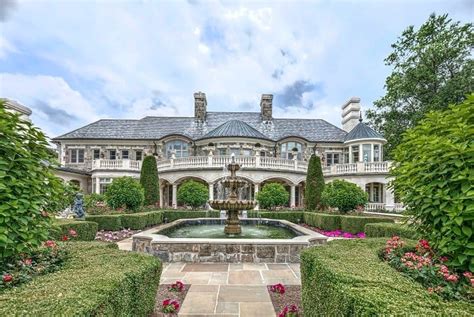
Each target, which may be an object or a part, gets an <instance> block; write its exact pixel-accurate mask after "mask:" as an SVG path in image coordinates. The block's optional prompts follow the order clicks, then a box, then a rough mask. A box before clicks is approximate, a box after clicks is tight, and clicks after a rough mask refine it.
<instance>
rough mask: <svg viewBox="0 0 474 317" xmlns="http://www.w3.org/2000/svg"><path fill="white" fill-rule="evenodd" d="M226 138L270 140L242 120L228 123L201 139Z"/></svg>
mask: <svg viewBox="0 0 474 317" xmlns="http://www.w3.org/2000/svg"><path fill="white" fill-rule="evenodd" d="M225 137H244V138H255V139H268V137H267V136H266V135H264V134H262V133H261V132H260V131H258V130H256V129H254V128H253V127H251V126H249V125H248V124H247V123H245V122H243V121H240V120H230V121H227V122H225V123H223V124H221V125H220V126H218V127H217V128H215V129H214V130H211V131H209V132H208V133H206V134H205V135H203V136H202V137H200V138H199V139H200V140H202V139H211V138H225Z"/></svg>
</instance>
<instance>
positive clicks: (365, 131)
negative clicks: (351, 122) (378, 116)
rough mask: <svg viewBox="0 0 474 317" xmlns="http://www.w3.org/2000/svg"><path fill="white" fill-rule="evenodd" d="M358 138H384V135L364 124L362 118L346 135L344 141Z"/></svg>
mask: <svg viewBox="0 0 474 317" xmlns="http://www.w3.org/2000/svg"><path fill="white" fill-rule="evenodd" d="M358 139H383V140H385V139H384V137H383V136H382V135H381V134H380V133H378V132H377V131H375V130H374V129H372V128H371V127H369V126H368V125H366V124H365V123H364V122H362V120H360V122H359V123H358V124H357V125H356V126H355V127H354V128H353V129H352V130H351V131H350V132H349V133H348V134H347V135H346V137H345V138H344V142H347V141H351V140H358Z"/></svg>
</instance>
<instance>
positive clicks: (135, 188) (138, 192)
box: [105, 176, 144, 211]
mask: <svg viewBox="0 0 474 317" xmlns="http://www.w3.org/2000/svg"><path fill="white" fill-rule="evenodd" d="M105 200H106V201H107V205H109V206H110V207H111V208H113V209H117V208H126V209H128V210H132V211H136V210H137V209H139V208H140V207H141V206H142V204H143V200H144V193H143V187H142V186H141V185H140V183H139V182H138V181H137V180H135V179H134V178H132V177H129V176H124V177H119V178H116V179H114V180H113V182H112V184H110V186H109V187H108V188H107V191H106V192H105Z"/></svg>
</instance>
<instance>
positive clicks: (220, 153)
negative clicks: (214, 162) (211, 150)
mask: <svg viewBox="0 0 474 317" xmlns="http://www.w3.org/2000/svg"><path fill="white" fill-rule="evenodd" d="M217 153H218V154H219V155H220V156H224V155H226V154H227V149H219V150H218V152H217Z"/></svg>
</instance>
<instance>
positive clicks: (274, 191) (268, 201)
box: [257, 183, 290, 209]
mask: <svg viewBox="0 0 474 317" xmlns="http://www.w3.org/2000/svg"><path fill="white" fill-rule="evenodd" d="M289 198H290V194H289V193H288V192H287V191H286V189H285V187H284V186H283V185H282V184H278V183H267V184H265V185H264V186H263V188H262V190H261V191H259V192H258V194H257V201H258V204H259V205H260V207H262V208H263V209H275V208H276V207H279V206H284V205H286V204H287V203H288V199H289Z"/></svg>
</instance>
